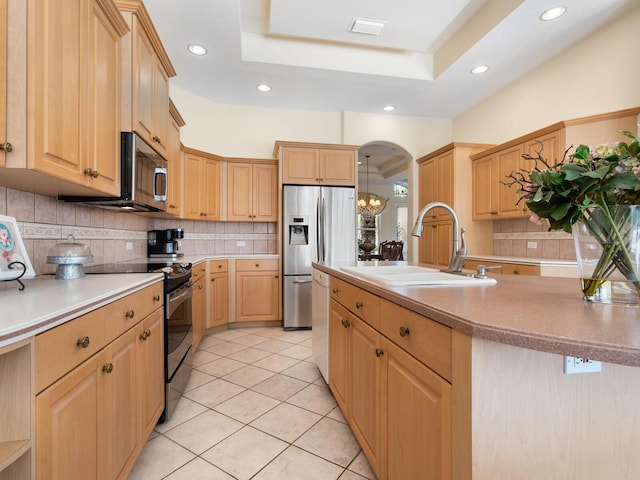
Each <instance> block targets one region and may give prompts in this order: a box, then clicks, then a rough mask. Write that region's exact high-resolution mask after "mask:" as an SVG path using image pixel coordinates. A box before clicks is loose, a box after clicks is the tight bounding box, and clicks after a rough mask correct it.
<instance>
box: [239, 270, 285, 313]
mask: <svg viewBox="0 0 640 480" xmlns="http://www.w3.org/2000/svg"><path fill="white" fill-rule="evenodd" d="M279 285H280V277H279V275H278V260H275V259H256V260H236V315H235V317H236V318H235V319H236V321H238V322H251V321H264V320H279V319H280V313H279V312H280V308H279V305H280V302H279V292H280V287H279Z"/></svg>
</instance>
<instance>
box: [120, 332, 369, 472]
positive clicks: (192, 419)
mask: <svg viewBox="0 0 640 480" xmlns="http://www.w3.org/2000/svg"><path fill="white" fill-rule="evenodd" d="M138 479H140V480H160V479H167V480H205V479H206V480H231V479H238V480H248V479H255V480H269V479H277V480H335V479H340V480H363V479H375V475H374V474H373V472H372V471H371V468H370V466H369V464H368V462H367V460H366V457H365V456H364V454H363V453H362V449H361V448H360V446H359V445H358V442H357V441H356V439H355V438H354V436H353V433H352V432H351V429H350V428H349V426H348V425H347V424H346V422H345V420H344V417H343V416H342V413H341V412H340V409H339V408H338V406H337V404H336V401H335V399H334V398H333V395H332V394H331V392H330V391H329V388H328V387H327V385H326V383H325V382H324V379H323V378H322V376H321V375H320V372H319V370H318V368H317V366H316V364H315V363H314V361H313V358H312V357H311V332H310V331H302V330H300V331H292V332H285V331H283V330H282V328H242V329H232V330H225V331H222V332H219V333H215V334H211V335H208V336H205V337H204V338H203V339H202V341H201V342H200V347H199V349H198V352H197V353H196V355H195V357H194V370H193V372H192V374H191V379H190V380H189V384H188V385H187V388H186V391H185V394H184V396H183V397H182V398H181V399H180V401H179V403H178V405H177V407H176V411H175V413H174V414H173V416H172V418H171V420H169V421H168V422H166V423H164V424H161V425H157V426H156V428H155V431H154V432H153V434H152V435H151V438H150V439H149V441H148V442H147V444H146V445H145V447H144V449H143V451H142V453H141V455H140V457H139V458H138V461H137V462H136V464H135V466H134V468H133V471H132V472H131V475H130V476H129V480H138Z"/></svg>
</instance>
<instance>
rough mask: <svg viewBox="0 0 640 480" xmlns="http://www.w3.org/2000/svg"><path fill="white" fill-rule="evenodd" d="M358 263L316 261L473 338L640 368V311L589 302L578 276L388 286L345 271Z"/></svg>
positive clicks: (507, 277)
mask: <svg viewBox="0 0 640 480" xmlns="http://www.w3.org/2000/svg"><path fill="white" fill-rule="evenodd" d="M364 263H365V262H359V264H360V265H362V264H364ZM394 263H396V262H388V264H389V265H393V264H394ZM397 263H403V262H397ZM404 263H405V264H406V262H404ZM353 265H356V263H351V264H337V265H331V266H327V265H322V264H316V263H314V267H315V268H318V269H319V270H322V271H324V272H326V273H329V274H330V275H333V276H335V277H337V278H340V279H342V280H345V281H347V282H349V283H352V284H354V285H356V286H358V287H361V288H363V289H365V290H367V291H369V292H371V293H373V294H376V295H378V296H380V297H382V298H386V299H387V300H390V301H392V302H395V303H397V304H399V305H402V306H404V307H406V308H408V309H410V310H413V311H415V312H417V313H419V314H421V315H424V316H426V317H429V318H431V319H433V320H436V321H438V322H440V323H442V324H444V325H448V326H450V327H452V328H454V329H456V330H459V331H461V332H463V333H466V334H467V335H470V336H471V337H476V338H481V339H485V340H491V341H494V342H500V343H505V344H509V345H515V346H518V347H524V348H529V349H533V350H540V351H544V352H549V353H556V354H560V355H572V356H578V357H585V358H590V359H593V360H600V361H603V362H609V363H618V364H622V365H631V366H636V367H638V366H640V308H638V307H625V306H620V305H604V304H597V303H589V302H585V301H584V300H582V292H581V290H580V283H579V280H578V279H571V278H560V277H537V276H517V275H495V276H494V277H495V278H496V279H497V283H496V284H495V285H489V286H469V287H446V286H411V287H382V286H380V285H377V284H374V283H371V282H367V281H366V280H364V279H362V278H359V277H356V276H353V275H350V274H348V273H346V272H344V271H342V270H340V267H342V266H345V267H346V266H353Z"/></svg>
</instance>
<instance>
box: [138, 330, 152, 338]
mask: <svg viewBox="0 0 640 480" xmlns="http://www.w3.org/2000/svg"><path fill="white" fill-rule="evenodd" d="M150 336H151V330H144V331H143V332H142V333H141V334H140V340H146V339H147V338H149V337H150Z"/></svg>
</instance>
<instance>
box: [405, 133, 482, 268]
mask: <svg viewBox="0 0 640 480" xmlns="http://www.w3.org/2000/svg"><path fill="white" fill-rule="evenodd" d="M490 146H491V145H485V144H476V143H450V144H448V145H445V146H444V147H442V148H439V149H438V150H435V151H433V152H431V153H429V154H427V155H425V156H423V157H420V158H419V159H418V160H416V161H417V162H418V178H419V193H418V198H419V207H420V208H422V207H424V206H425V205H427V204H428V203H433V202H442V203H445V204H447V205H449V206H450V207H451V208H453V209H454V211H455V212H456V213H457V215H458V219H459V221H460V225H459V226H458V228H461V227H464V228H465V230H466V232H467V235H468V237H467V240H468V242H467V243H472V244H474V246H475V244H476V243H478V242H481V241H482V239H483V238H485V237H488V235H489V233H490V232H482V231H480V230H481V229H483V227H484V226H483V225H475V224H474V223H473V222H472V221H471V213H470V212H471V185H470V184H471V159H470V155H471V154H473V153H476V152H480V151H482V150H486V149H487V148H489V147H490ZM422 224H423V231H422V237H421V238H420V244H419V260H420V263H426V264H429V265H434V266H440V267H446V266H448V265H449V259H450V257H451V245H452V237H453V228H452V227H453V225H452V221H451V217H450V216H449V214H448V213H447V211H446V210H444V209H443V208H435V209H433V210H430V211H429V212H427V214H426V215H425V216H424V218H423V219H422ZM481 250H482V249H481Z"/></svg>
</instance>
